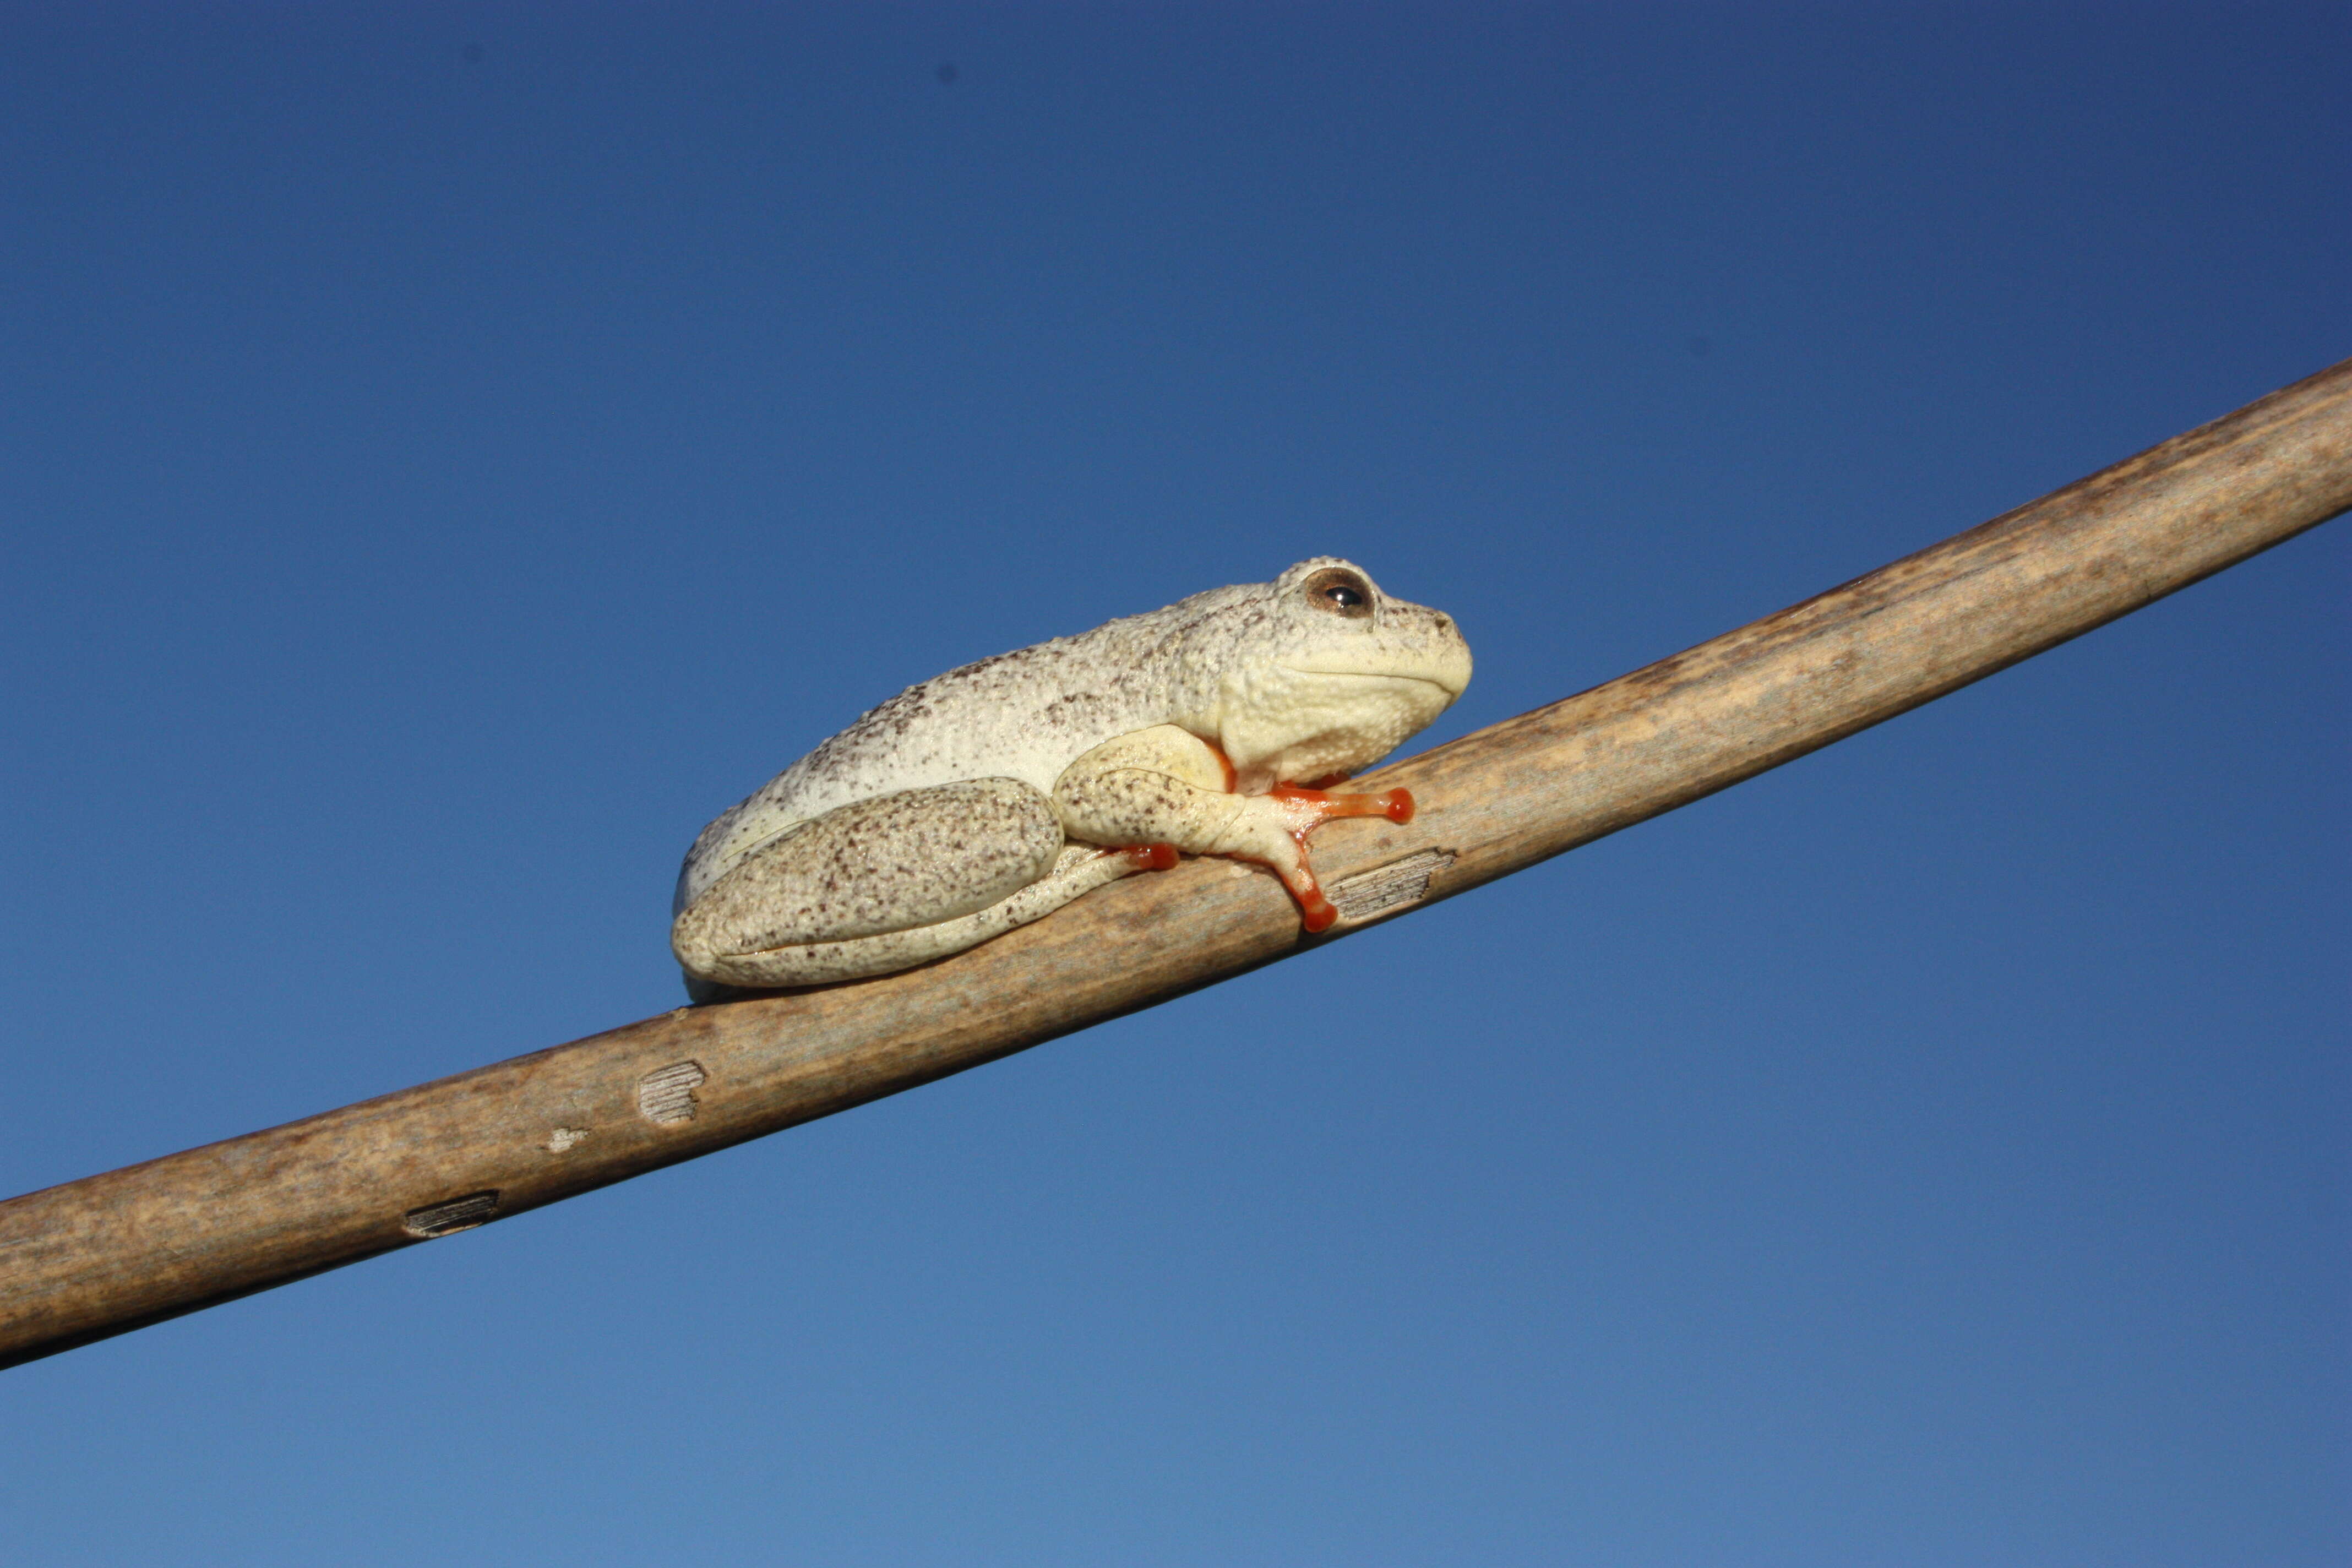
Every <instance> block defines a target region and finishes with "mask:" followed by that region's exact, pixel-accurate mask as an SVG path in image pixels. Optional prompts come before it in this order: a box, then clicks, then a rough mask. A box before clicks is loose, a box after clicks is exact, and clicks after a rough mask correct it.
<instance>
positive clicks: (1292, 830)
mask: <svg viewBox="0 0 2352 1568" xmlns="http://www.w3.org/2000/svg"><path fill="white" fill-rule="evenodd" d="M1233 785H1234V771H1233V767H1232V764H1230V763H1227V762H1226V761H1225V757H1224V753H1223V752H1219V751H1218V750H1217V749H1216V748H1215V747H1214V746H1212V745H1210V744H1209V743H1208V742H1206V741H1203V740H1202V739H1201V738H1200V737H1198V736H1196V735H1194V734H1192V732H1191V731H1185V730H1181V729H1178V728H1177V727H1176V726H1175V725H1173V724H1160V725H1156V726H1154V727H1153V728H1151V729H1149V730H1139V731H1135V732H1134V733H1133V734H1130V735H1121V736H1119V737H1118V739H1117V740H1113V741H1106V742H1103V743H1102V744H1101V745H1099V746H1097V747H1096V748H1095V749H1094V750H1092V751H1090V752H1087V753H1086V754H1085V755H1083V756H1081V757H1080V758H1078V760H1077V761H1076V762H1074V763H1071V764H1070V765H1069V766H1068V767H1067V768H1066V769H1064V770H1063V772H1062V776H1061V777H1060V778H1059V779H1057V780H1056V781H1055V784H1054V809H1055V811H1056V812H1058V813H1059V814H1060V816H1061V819H1062V826H1063V827H1064V829H1065V830H1066V831H1067V832H1068V834H1069V835H1070V837H1073V838H1082V839H1086V840H1088V841H1089V842H1092V843H1096V844H1150V843H1157V842H1161V841H1165V842H1167V843H1170V844H1173V845H1174V846H1175V847H1177V848H1179V849H1181V850H1185V851H1187V852H1188V853H1191V854H1194V855H1230V856H1233V857H1234V858H1237V859H1243V860H1255V861H1257V862H1259V863H1260V864H1262V865H1265V866H1267V867H1270V868H1272V869H1273V870H1274V872H1275V874H1276V875H1277V876H1279V877H1280V878H1281V879H1282V880H1283V885H1284V886H1286V887H1287V888H1288V889H1290V892H1291V896H1292V897H1293V898H1295V899H1297V900H1298V908H1299V912H1300V916H1301V918H1302V920H1303V921H1304V923H1305V925H1306V927H1307V930H1308V931H1322V930H1325V929H1326V928H1328V926H1329V925H1330V924H1331V922H1332V921H1336V920H1338V919H1339V910H1336V909H1334V908H1332V907H1331V902H1330V900H1328V899H1326V898H1325V897H1324V896H1323V889H1322V888H1321V886H1320V885H1319V884H1318V883H1317V881H1316V880H1315V870H1314V868H1313V867H1311V866H1310V865H1308V864H1307V835H1308V834H1310V833H1312V832H1314V831H1315V829H1317V828H1318V827H1320V826H1322V825H1323V824H1325V823H1326V822H1328V821H1330V820H1331V819H1332V818H1334V817H1339V816H1385V817H1387V818H1388V819H1389V820H1390V821H1391V822H1410V821H1412V795H1411V794H1409V793H1408V792H1406V791H1404V790H1401V789H1392V790H1386V791H1383V792H1382V793H1381V794H1379V795H1327V794H1325V793H1324V792H1323V791H1321V790H1317V789H1300V788H1297V787H1296V786H1294V785H1290V784H1277V785H1276V786H1275V787H1274V789H1273V790H1272V791H1271V792H1269V793H1268V794H1265V795H1235V794H1234V793H1232V791H1233Z"/></svg>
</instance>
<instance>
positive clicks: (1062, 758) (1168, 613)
mask: <svg viewBox="0 0 2352 1568" xmlns="http://www.w3.org/2000/svg"><path fill="white" fill-rule="evenodd" d="M1247 592H1249V590H1248V589H1247V588H1221V589H1213V590H1212V591H1211V592H1209V593H1206V594H1198V595H1193V596H1192V598H1190V599H1187V600H1184V601H1183V602H1182V603H1181V604H1177V605H1170V606H1169V607H1168V608H1166V609H1163V610H1154V611H1151V612H1150V613H1149V614H1146V615H1140V616H1126V617H1124V618H1123V619H1120V620H1116V621H1111V622H1109V623H1108V624H1107V625H1104V626H1097V627H1096V628H1095V629H1094V630H1092V631H1089V632H1083V633H1080V634H1079V635H1077V636H1076V637H1055V638H1054V639H1053V640H1052V641H1050V642H1043V643H1038V644H1036V645H1035V646H1034V647H1024V648H1021V649H1018V650H1016V651H1014V652H1012V653H1005V654H998V655H996V656H994V657H993V658H983V659H981V660H979V661H978V662H976V663H972V664H967V665H964V666H962V667H961V668H956V669H951V670H949V671H948V672H947V673H946V674H944V675H940V676H935V677H933V678H932V679H929V680H926V681H923V682H922V683H920V684H919V685H916V686H910V687H908V689H906V690H904V691H902V692H900V693H899V694H898V696H896V697H893V698H892V699H890V700H888V701H887V702H885V703H883V704H882V705H881V706H880V707H878V708H876V709H874V710H871V711H869V712H867V713H865V714H863V715H862V716H860V717H859V718H858V720H857V721H856V723H853V724H851V725H850V726H849V727H848V728H847V729H845V730H844V731H841V732H840V733H839V734H837V735H835V736H833V737H832V738H831V739H829V740H826V741H824V742H822V743H821V744H819V745H818V746H817V748H816V749H815V750H814V751H812V752H809V753H808V755H806V756H804V757H803V758H801V760H800V761H798V762H796V763H793V765H792V766H791V767H788V768H786V769H785V770H784V771H783V772H782V773H778V774H777V775H776V776H775V777H774V778H772V779H771V780H770V781H769V782H768V783H767V784H764V785H763V786H761V789H760V790H759V791H758V792H757V793H755V794H754V795H751V797H750V798H749V799H747V800H745V801H743V802H742V803H741V804H740V805H736V806H735V807H734V808H733V809H731V810H730V811H729V812H727V813H726V814H725V815H724V816H720V817H719V819H718V820H717V821H715V822H713V823H711V824H710V826H708V827H706V828H704V829H703V830H702V834H701V836H700V837H698V838H697V839H696V840H695V842H694V847H693V848H692V849H690V850H688V853H687V858H686V865H685V867H684V868H683V869H682V870H681V872H680V874H679V878H678V886H677V900H676V907H677V908H678V909H680V910H682V909H684V908H685V907H686V905H687V904H688V903H689V902H691V901H692V900H693V899H694V898H695V897H696V896H698V894H699V892H700V891H701V889H703V888H705V887H708V886H709V884H710V883H711V882H713V881H715V880H716V879H718V878H719V876H721V875H722V874H724V873H725V871H726V870H727V868H729V867H730V866H731V865H733V864H734V863H735V862H736V861H738V860H740V858H742V857H743V856H744V855H746V854H748V853H750V852H751V850H752V849H754V848H756V847H759V846H760V845H761V844H763V843H766V842H768V841H770V840H772V839H773V838H774V837H776V836H777V835H779V834H782V833H784V832H787V831H789V830H790V829H792V828H793V827H794V826H797V825H798V824H800V823H803V822H806V821H808V820H810V819H811V818H813V817H816V816H823V815H824V813H826V812H828V811H832V810H834V809H835V807H838V806H844V805H850V804H852V803H853V802H856V801H860V800H870V799H872V798H874V797H875V796H877V795H895V794H897V793H898V792H899V791H901V790H910V789H925V788H929V787H930V786H932V785H935V784H956V783H961V782H962V781H964V780H967V779H979V778H1013V779H1019V780H1021V781H1022V782H1023V783H1024V784H1029V785H1030V786H1031V787H1033V788H1034V789H1036V790H1038V791H1039V792H1040V793H1050V792H1051V791H1052V789H1053V787H1054V783H1055V780H1056V779H1057V778H1059V777H1060V776H1061V773H1062V770H1063V769H1064V768H1066V767H1067V766H1068V765H1069V764H1070V763H1071V762H1072V761H1073V760H1075V759H1076V758H1077V757H1078V756H1080V755H1082V754H1083V753H1085V752H1088V751H1091V750H1093V749H1094V748H1095V747H1096V746H1098V745H1100V744H1101V743H1102V742H1105V741H1108V740H1111V739H1113V738H1115V737H1117V736H1119V735H1124V734H1129V733H1131V732H1133V731H1138V730H1143V729H1149V728H1150V726H1152V725H1154V724H1160V723H1165V722H1167V721H1169V720H1170V719H1171V717H1172V708H1173V703H1174V700H1175V699H1174V695H1173V684H1174V668H1173V667H1174V666H1175V664H1176V663H1177V661H1178V660H1179V659H1180V658H1181V651H1180V647H1181V639H1182V634H1183V633H1184V632H1186V631H1187V630H1189V629H1191V628H1192V626H1195V625H1196V624H1197V623H1198V622H1199V621H1200V620H1201V619H1202V617H1203V616H1205V615H1208V614H1210V613H1213V611H1214V610H1216V609H1217V608H1219V607H1222V605H1223V603H1224V602H1225V601H1226V600H1227V598H1228V597H1230V596H1234V595H1244V594H1246V593H1247Z"/></svg>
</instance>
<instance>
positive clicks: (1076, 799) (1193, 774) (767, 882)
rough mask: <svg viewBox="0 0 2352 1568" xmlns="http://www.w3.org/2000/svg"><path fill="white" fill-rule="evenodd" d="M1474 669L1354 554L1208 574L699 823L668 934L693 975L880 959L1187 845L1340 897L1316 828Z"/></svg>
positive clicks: (778, 978)
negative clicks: (1173, 596)
mask: <svg viewBox="0 0 2352 1568" xmlns="http://www.w3.org/2000/svg"><path fill="white" fill-rule="evenodd" d="M1469 681H1470V648H1469V646H1468V645H1467V644H1466V643H1465V642H1464V641H1463V640H1462V634H1461V633H1460V632H1459V631H1458V630H1456V629H1455V628H1454V622H1453V620H1452V619H1451V618H1450V617H1448V616H1444V615H1441V614H1440V613H1438V612H1437V611H1435V610H1430V609H1424V608H1423V607H1422V606H1421V605H1409V604H1406V603H1404V602H1403V601H1402V600H1401V599H1391V598H1390V597H1389V596H1388V595H1385V594H1383V593H1381V591H1380V589H1379V588H1378V587H1376V586H1375V585H1374V584H1373V583H1372V580H1371V579H1370V577H1368V576H1366V575H1365V574H1363V572H1362V571H1361V570H1360V569H1359V568H1358V567H1356V566H1353V565H1351V564H1349V563H1348V562H1345V561H1340V560H1337V559H1334V558H1332V557H1330V556H1322V557H1318V559H1316V560H1313V561H1302V562H1300V563H1298V564H1297V565H1296V566H1293V567H1292V568H1290V570H1288V571H1287V572H1285V573H1284V574H1282V575H1281V576H1279V577H1277V578H1276V579H1275V580H1274V581H1273V582H1271V583H1252V584H1244V585H1241V586H1236V587H1231V588H1214V589H1212V590H1210V591H1209V592H1208V593H1205V594H1195V595H1192V597H1191V598H1189V599H1186V600H1184V601H1182V602H1181V603H1180V604H1174V605H1169V606H1168V607H1167V608H1166V609H1164V610H1154V611H1152V612H1150V614H1148V615H1141V616H1128V617H1126V618H1125V619H1124V620H1117V621H1112V622H1111V623H1109V624H1108V626H1097V627H1096V628H1095V629H1094V630H1093V631H1090V632H1087V633H1084V634H1083V635H1081V636H1078V637H1056V638H1055V639H1054V640H1053V641H1051V642H1045V643H1039V644H1038V645H1037V646H1036V647H1025V648H1023V649H1021V650H1020V651H1019V652H1018V653H1007V654H1000V655H998V656H997V657H996V658H984V659H982V660H981V661H980V662H979V663H978V664H968V665H966V666H964V667H963V668H961V669H951V670H950V671H949V672H948V673H947V674H945V675H942V676H940V677H939V678H938V679H935V680H927V681H925V682H923V683H922V684H921V685H920V686H915V687H909V688H908V689H907V690H905V691H902V692H900V693H899V694H898V696H896V697H894V698H892V699H891V700H889V701H887V702H885V703H884V704H882V706H881V707H879V708H877V709H875V710H873V711H872V712H870V713H868V714H866V716H865V717H864V718H862V719H860V720H858V721H857V722H856V723H855V724H852V725H851V726H850V727H849V728H848V729H846V730H844V731H842V732H841V733H840V734H838V735H835V736H834V737H833V738H832V739H831V740H829V741H827V742H824V744H823V745H821V746H819V747H817V749H816V750H815V751H814V752H810V753H809V754H808V755H807V756H805V757H803V758H802V759H801V760H800V761H799V762H797V763H793V765H792V766H791V767H789V768H786V769H785V770H784V771H783V772H782V773H779V774H777V775H776V776H775V778H773V779H772V780H771V781H770V782H769V783H768V784H767V786H766V787H765V788H763V789H761V791H760V792H759V793H758V794H757V795H752V796H751V798H750V799H749V800H747V801H745V802H743V803H742V804H741V805H738V806H736V807H735V808H734V809H733V810H732V811H730V812H728V813H727V814H726V815H725V816H721V817H720V818H719V820H718V821H716V822H714V823H712V824H711V825H710V826H708V827H706V828H704V829H703V830H702V836H701V837H698V838H697V839H696V840H695V841H694V847H693V848H692V849H690V850H688V852H687V857H686V866H685V868H684V869H683V870H681V871H680V872H679V873H678V879H677V903H676V905H675V906H674V909H675V912H676V915H677V922H676V924H675V925H674V926H673V927H672V928H671V934H670V943H671V946H672V948H673V949H674V950H675V951H676V952H677V960H678V963H680V964H682V965H684V966H685V969H686V974H687V985H688V991H689V992H690V993H692V994H695V995H696V996H698V997H708V996H712V995H718V994H724V992H723V991H722V990H719V989H715V988H720V987H729V986H748V987H767V986H781V985H811V984H819V983H822V982H825V981H834V980H850V979H856V978H857V977H859V976H862V975H870V974H887V973H891V972H892V971H894V970H900V969H906V968H909V967H911V966H913V965H915V964H918V963H926V962H928V961H929V960H931V959H934V958H939V957H941V956H943V955H945V954H947V953H950V952H961V951H962V950H963V949H965V948H967V947H971V946H973V945H975V944H976V943H979V942H985V941H987V940H988V939H989V938H990V937H992V936H996V935H999V934H1001V933H1002V932H1004V931H1010V930H1012V929H1013V927H1014V926H1017V925H1022V924H1024V923H1026V922H1027V921H1034V920H1035V919H1037V918H1038V917H1039V916H1041V915H1044V914H1045V913H1048V912H1049V911H1051V910H1055V909H1058V908H1060V907H1061V906H1062V905H1064V904H1066V903H1067V902H1069V901H1070V900H1072V899H1075V898H1076V897H1077V896H1078V895H1079V894H1081V893H1084V892H1086V891H1087V890H1088V889H1093V888H1097V887H1100V886H1101V885H1102V884H1104V883H1106V882H1108V881H1112V880H1114V879H1118V878H1120V877H1124V876H1127V875H1128V874H1129V873H1130V872H1134V871H1140V870H1150V869H1158V870H1165V869H1167V868H1169V867H1171V866H1173V865H1174V864H1175V863H1176V858H1177V855H1178V854H1179V853H1180V852H1181V853H1183V854H1187V855H1225V856H1232V857H1234V858H1238V859H1243V860H1255V861H1257V862H1259V863H1260V864H1262V865H1265V866H1267V867H1270V868H1272V869H1273V870H1274V871H1275V872H1276V874H1277V875H1278V876H1280V877H1281V879H1282V880H1283V882H1284V884H1285V885H1286V886H1287V887H1288V888H1289V889H1290V891H1291V893H1292V894H1293V895H1294V896H1295V897H1296V898H1297V900H1298V907H1299V909H1300V910H1301V911H1302V914H1303V917H1304V921H1305V924H1306V927H1307V930H1308V931H1321V930H1323V929H1324V928H1325V927H1327V926H1328V925H1329V924H1330V923H1331V922H1332V921H1334V920H1335V919H1337V918H1338V916H1337V912H1336V911H1335V910H1333V909H1332V907H1331V904H1330V902H1329V900H1327V899H1325V897H1324V896H1323V891H1322V889H1320V888H1318V886H1317V885H1316V881H1315V873H1314V871H1313V870H1312V869H1311V868H1309V867H1308V865H1307V835H1308V834H1309V833H1311V832H1313V831H1314V830H1315V828H1316V827H1318V826H1320V825H1321V824H1323V823H1325V822H1328V821H1329V820H1330V819H1332V818H1333V817H1339V816H1385V817H1387V818H1388V819H1389V820H1390V821H1391V822H1404V821H1407V820H1409V819H1410V818H1411V817H1412V796H1411V795H1408V794H1407V793H1406V792H1405V791H1403V790H1401V789H1398V790H1389V791H1387V792H1385V793H1384V794H1381V795H1335V794H1328V793H1326V792H1327V791H1328V789H1329V786H1331V785H1332V784H1338V783H1339V781H1341V780H1342V779H1345V778H1347V777H1348V776H1349V775H1350V774H1352V773H1357V772H1359V771H1360V770H1362V769H1363V768H1366V767H1369V766H1370V765H1371V763H1374V762H1377V761H1378V760H1379V759H1380V758H1381V757H1383V756H1385V755H1387V754H1388V752H1390V751H1391V749H1393V748H1394V747H1395V746H1396V745H1397V743H1398V742H1401V741H1402V740H1403V739H1404V738H1405V737H1406V736H1408V735H1411V734H1412V733H1413V732H1414V731H1418V730H1420V729H1421V728H1423V726H1424V725H1426V724H1428V723H1429V721H1431V720H1433V719H1434V718H1436V717H1437V716H1438V714H1440V713H1442V712H1444V710H1445V708H1446V706H1447V705H1448V704H1450V703H1451V702H1452V701H1453V700H1454V699H1455V698H1456V697H1459V696H1460V695H1462V689H1463V688H1464V687H1465V686H1466V685H1468V684H1469Z"/></svg>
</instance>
